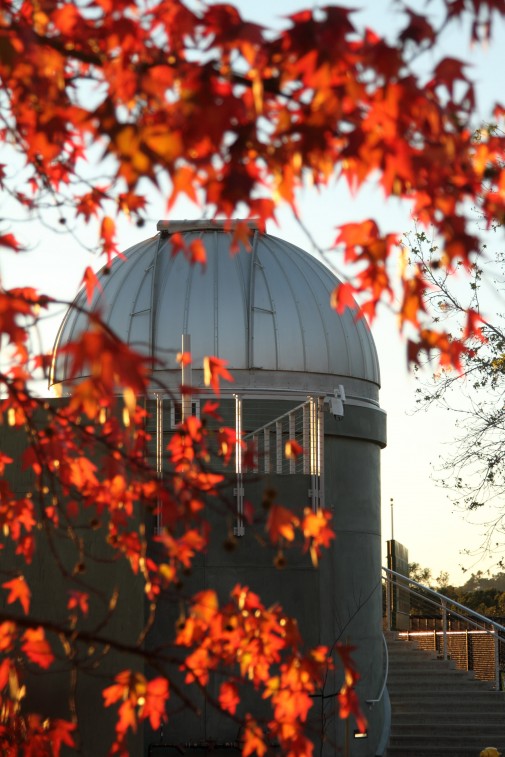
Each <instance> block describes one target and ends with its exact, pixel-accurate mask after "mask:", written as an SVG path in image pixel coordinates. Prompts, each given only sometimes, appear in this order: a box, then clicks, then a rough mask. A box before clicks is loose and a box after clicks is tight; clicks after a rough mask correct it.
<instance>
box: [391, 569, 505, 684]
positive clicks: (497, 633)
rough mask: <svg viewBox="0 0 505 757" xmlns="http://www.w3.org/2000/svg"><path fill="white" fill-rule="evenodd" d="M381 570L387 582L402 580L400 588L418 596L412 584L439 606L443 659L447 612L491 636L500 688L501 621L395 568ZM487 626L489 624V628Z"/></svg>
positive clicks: (504, 629) (503, 629)
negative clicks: (434, 598) (488, 616)
mask: <svg viewBox="0 0 505 757" xmlns="http://www.w3.org/2000/svg"><path fill="white" fill-rule="evenodd" d="M382 571H383V573H384V575H385V578H386V580H387V581H388V582H389V584H392V583H393V581H394V582H395V583H397V584H398V583H400V584H401V582H403V584H404V585H402V586H401V589H402V590H403V591H408V592H409V593H410V594H414V595H415V596H419V592H418V591H415V590H414V589H412V588H411V587H410V585H409V584H413V585H414V586H416V587H417V588H418V589H421V590H422V592H423V596H422V598H423V600H424V601H425V602H428V603H429V604H431V605H435V606H439V605H440V606H441V610H442V621H443V630H442V631H441V633H442V636H443V656H444V660H446V659H447V658H448V640H447V613H448V612H449V613H450V614H451V615H454V616H455V617H457V618H459V619H460V620H463V621H465V622H466V623H469V624H471V625H472V626H473V627H474V628H477V629H479V630H480V631H483V632H484V633H486V634H488V635H490V636H492V637H493V639H494V669H495V687H496V689H497V690H499V689H500V660H499V644H500V642H502V643H505V627H504V626H502V625H501V623H497V622H496V621H494V620H491V618H486V616H485V615H481V614H480V613H479V612H476V611H475V610H471V609H470V608H469V607H465V605H462V604H460V602H458V601H457V600H455V599H451V598H450V597H446V596H445V595H444V594H441V593H440V592H438V591H435V589H430V587H429V586H424V585H423V584H421V583H419V582H418V581H416V580H415V579H413V578H409V577H408V576H405V575H403V574H402V573H397V572H396V571H395V570H391V569H390V568H386V567H383V568H382ZM426 593H427V594H431V595H432V597H436V598H437V600H438V602H435V601H434V600H433V599H431V598H430V597H429V596H428V597H427V596H426ZM448 605H449V606H450V607H449V608H448ZM453 608H458V609H459V610H460V611H462V612H458V610H457V609H453ZM463 613H464V614H463ZM388 618H389V623H390V621H391V618H390V614H389V613H388ZM474 618H477V619H478V621H480V622H478V621H477V620H475V619H474ZM390 624H391V623H390ZM482 624H484V625H482ZM489 626H491V628H489ZM390 630H391V629H390Z"/></svg>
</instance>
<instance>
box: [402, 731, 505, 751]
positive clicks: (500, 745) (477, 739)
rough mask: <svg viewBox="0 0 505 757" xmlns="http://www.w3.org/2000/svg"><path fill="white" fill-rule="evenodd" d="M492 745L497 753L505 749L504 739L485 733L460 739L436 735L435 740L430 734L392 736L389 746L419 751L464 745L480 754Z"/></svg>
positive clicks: (452, 736) (468, 735)
mask: <svg viewBox="0 0 505 757" xmlns="http://www.w3.org/2000/svg"><path fill="white" fill-rule="evenodd" d="M490 742H491V743H493V746H496V748H497V749H498V751H500V752H503V749H505V738H504V737H503V736H502V737H501V738H500V739H498V738H497V737H496V735H495V738H494V739H493V738H492V737H489V736H487V735H486V733H482V732H481V733H472V734H469V733H467V734H465V735H464V737H463V738H462V737H461V736H460V737H459V738H458V736H456V738H455V737H454V735H453V734H446V735H444V734H437V735H436V738H434V737H433V736H432V735H431V734H425V735H422V734H421V735H417V734H416V735H411V734H405V735H392V736H391V739H390V742H389V744H390V746H391V747H393V746H394V747H396V746H407V745H408V746H417V747H418V748H419V749H425V748H426V747H431V746H434V747H438V748H440V747H442V746H450V747H453V748H454V747H455V746H457V745H460V746H461V745H464V746H465V747H473V748H474V749H475V750H477V754H478V753H479V752H480V750H481V749H484V747H485V746H486V745H487V744H489V743H490Z"/></svg>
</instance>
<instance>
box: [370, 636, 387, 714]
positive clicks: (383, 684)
mask: <svg viewBox="0 0 505 757" xmlns="http://www.w3.org/2000/svg"><path fill="white" fill-rule="evenodd" d="M382 641H383V644H384V652H385V653H386V654H385V660H386V670H385V672H384V680H383V682H382V686H381V690H380V692H379V696H378V697H377V699H367V700H366V703H367V705H368V706H369V707H373V706H374V704H378V703H379V702H380V701H381V699H382V696H383V694H384V689H385V688H386V684H387V681H388V675H389V652H388V645H387V642H386V637H385V636H384V634H382Z"/></svg>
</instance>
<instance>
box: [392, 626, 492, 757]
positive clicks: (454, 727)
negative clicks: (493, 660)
mask: <svg viewBox="0 0 505 757" xmlns="http://www.w3.org/2000/svg"><path fill="white" fill-rule="evenodd" d="M388 652H389V675H388V692H389V696H390V700H391V713H392V725H391V738H390V744H389V746H388V750H387V757H414V755H415V757H476V755H478V754H479V753H480V751H481V750H482V749H484V748H485V747H486V746H490V745H492V746H495V747H497V748H498V749H499V750H500V751H503V752H504V754H505V692H497V691H494V690H493V682H490V681H481V680H478V679H475V678H474V677H473V675H472V674H468V673H467V672H465V671H461V670H457V669H456V668H455V663H454V661H451V660H441V659H438V658H437V656H436V654H435V653H433V652H427V651H425V650H422V649H418V648H416V647H414V646H413V645H412V644H411V643H410V642H407V641H397V640H394V641H391V640H390V641H389V642H388Z"/></svg>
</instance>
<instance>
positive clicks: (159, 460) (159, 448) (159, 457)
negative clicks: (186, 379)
mask: <svg viewBox="0 0 505 757" xmlns="http://www.w3.org/2000/svg"><path fill="white" fill-rule="evenodd" d="M156 478H157V479H158V481H161V480H162V478H163V395H162V394H156ZM157 504H158V507H157V513H156V526H155V528H156V533H158V534H159V533H161V530H162V528H163V516H162V512H161V498H160V497H158V503H157Z"/></svg>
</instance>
